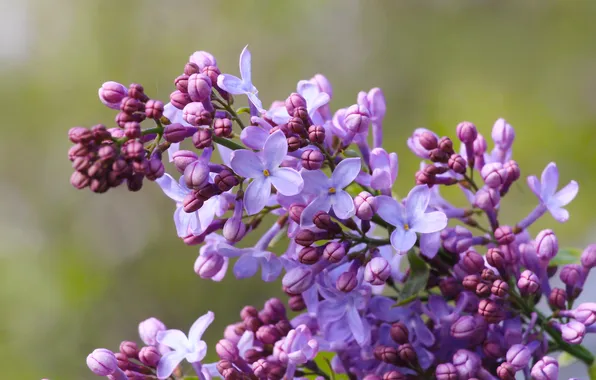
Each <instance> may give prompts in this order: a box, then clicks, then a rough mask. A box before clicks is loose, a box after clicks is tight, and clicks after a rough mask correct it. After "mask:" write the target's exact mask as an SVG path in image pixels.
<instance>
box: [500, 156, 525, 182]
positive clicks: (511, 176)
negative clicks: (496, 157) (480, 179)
mask: <svg viewBox="0 0 596 380" xmlns="http://www.w3.org/2000/svg"><path fill="white" fill-rule="evenodd" d="M503 169H505V171H506V172H507V183H513V182H515V181H517V180H518V179H519V176H520V175H521V171H520V170H519V165H518V164H517V161H515V160H509V161H507V162H506V163H505V164H504V165H503Z"/></svg>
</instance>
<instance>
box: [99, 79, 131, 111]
mask: <svg viewBox="0 0 596 380" xmlns="http://www.w3.org/2000/svg"><path fill="white" fill-rule="evenodd" d="M126 96H128V89H127V88H126V87H125V86H124V85H123V84H120V83H118V82H113V81H109V82H105V83H104V84H102V85H101V87H100V88H99V100H101V102H102V103H103V104H105V105H106V106H108V107H109V108H112V109H115V110H117V109H120V102H121V101H122V99H124V98H125V97H126Z"/></svg>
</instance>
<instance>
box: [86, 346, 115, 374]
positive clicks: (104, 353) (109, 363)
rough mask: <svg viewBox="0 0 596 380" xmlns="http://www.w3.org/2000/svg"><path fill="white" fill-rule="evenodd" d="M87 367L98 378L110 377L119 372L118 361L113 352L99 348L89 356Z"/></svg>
mask: <svg viewBox="0 0 596 380" xmlns="http://www.w3.org/2000/svg"><path fill="white" fill-rule="evenodd" d="M87 366H88V367H89V369H90V370H91V372H93V373H94V374H96V375H98V376H108V375H110V374H112V373H114V372H116V371H117V370H118V361H117V359H116V356H115V355H114V353H113V352H112V351H110V350H108V349H105V348H98V349H96V350H94V351H93V352H92V353H90V354H89V355H88V356H87Z"/></svg>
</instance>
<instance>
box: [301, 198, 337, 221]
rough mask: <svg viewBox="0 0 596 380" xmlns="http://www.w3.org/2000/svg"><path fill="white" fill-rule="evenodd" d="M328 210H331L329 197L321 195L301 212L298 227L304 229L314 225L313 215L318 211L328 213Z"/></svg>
mask: <svg viewBox="0 0 596 380" xmlns="http://www.w3.org/2000/svg"><path fill="white" fill-rule="evenodd" d="M329 209H331V197H330V196H329V194H326V193H324V194H321V195H320V196H318V197H317V198H315V199H314V200H313V201H312V202H311V203H310V204H309V205H308V206H306V208H305V209H304V210H303V211H302V215H301V216H300V226H302V227H303V228H304V227H310V226H312V225H314V223H313V218H314V216H315V214H316V213H317V212H319V211H325V212H329Z"/></svg>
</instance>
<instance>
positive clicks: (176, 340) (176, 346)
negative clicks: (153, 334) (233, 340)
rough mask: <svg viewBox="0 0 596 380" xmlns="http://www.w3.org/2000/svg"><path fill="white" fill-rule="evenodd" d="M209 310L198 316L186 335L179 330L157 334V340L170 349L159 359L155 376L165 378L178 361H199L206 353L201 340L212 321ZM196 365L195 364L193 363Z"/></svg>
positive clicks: (205, 345)
mask: <svg viewBox="0 0 596 380" xmlns="http://www.w3.org/2000/svg"><path fill="white" fill-rule="evenodd" d="M213 319H214V315H213V313H212V312H211V311H209V312H207V314H205V315H203V316H201V317H199V319H197V320H196V321H195V323H193V325H192V326H191V327H190V330H189V332H188V337H187V336H186V335H185V334H184V333H183V332H182V331H180V330H166V331H161V332H159V333H158V334H157V341H158V342H159V343H161V344H163V345H166V346H168V347H170V348H171V349H172V351H170V352H168V353H166V354H165V355H164V356H162V358H161V359H160V360H159V364H158V365H157V377H158V378H159V379H167V378H168V377H170V375H171V374H172V372H174V369H175V368H176V367H177V366H178V364H180V362H181V361H182V360H184V359H186V360H187V361H188V362H189V363H193V364H195V363H199V362H200V361H201V360H203V358H204V357H205V355H206V354H207V343H205V342H204V341H203V340H201V338H202V336H203V333H204V332H205V330H207V327H209V325H210V324H211V322H213ZM195 365H196V364H195Z"/></svg>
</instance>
